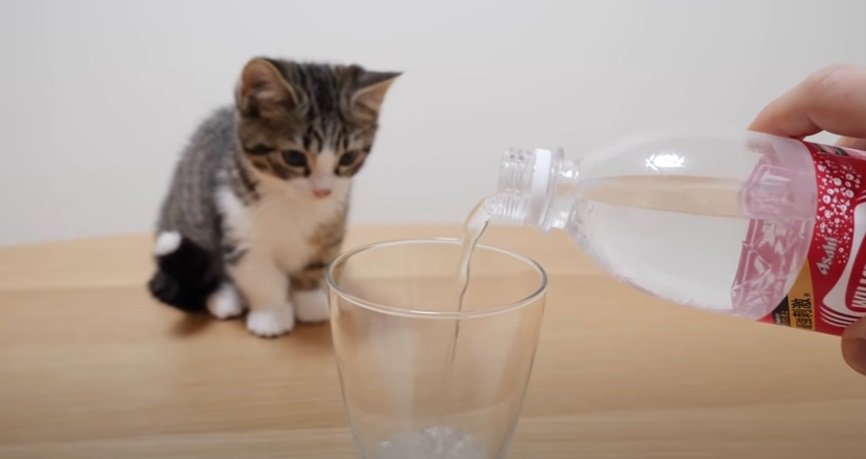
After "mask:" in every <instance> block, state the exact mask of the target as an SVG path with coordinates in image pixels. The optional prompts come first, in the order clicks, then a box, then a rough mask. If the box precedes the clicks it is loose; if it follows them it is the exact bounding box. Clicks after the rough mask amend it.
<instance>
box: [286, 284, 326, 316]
mask: <svg viewBox="0 0 866 459" xmlns="http://www.w3.org/2000/svg"><path fill="white" fill-rule="evenodd" d="M294 299H295V313H297V315H298V320H300V321H301V322H324V321H326V320H328V317H330V308H329V307H328V294H327V293H325V291H324V290H321V289H317V290H307V291H301V292H295V294H294Z"/></svg>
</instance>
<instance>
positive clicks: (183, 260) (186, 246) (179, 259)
mask: <svg viewBox="0 0 866 459" xmlns="http://www.w3.org/2000/svg"><path fill="white" fill-rule="evenodd" d="M153 252H154V256H155V257H156V266H157V270H156V273H154V275H153V277H151V279H150V282H148V285H147V286H148V289H149V290H150V293H151V295H153V297H154V298H156V299H157V300H159V301H161V302H163V303H165V304H167V305H169V306H174V307H176V308H178V309H181V310H184V311H190V312H192V311H202V310H204V309H205V308H206V305H207V299H208V297H209V296H210V295H211V294H212V293H213V292H215V291H216V290H217V288H218V287H219V285H220V281H221V279H222V276H221V275H220V271H219V269H218V267H219V265H218V263H216V260H215V259H214V256H213V255H212V254H211V253H210V252H208V251H207V250H205V249H204V248H202V247H201V246H199V245H198V244H196V243H195V242H193V241H192V240H190V239H189V238H187V237H184V236H182V235H181V234H180V233H178V232H175V231H166V232H163V233H160V234H159V236H158V237H157V238H156V244H155V246H154V250H153Z"/></svg>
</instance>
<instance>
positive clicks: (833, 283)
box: [486, 131, 866, 334]
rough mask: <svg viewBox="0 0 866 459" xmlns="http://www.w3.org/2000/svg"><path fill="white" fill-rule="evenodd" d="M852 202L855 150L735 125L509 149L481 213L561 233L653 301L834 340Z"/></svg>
mask: <svg viewBox="0 0 866 459" xmlns="http://www.w3.org/2000/svg"><path fill="white" fill-rule="evenodd" d="M864 203H866V153H864V152H859V151H855V150H845V149H841V148H838V147H830V146H826V145H818V144H813V143H807V142H803V141H800V140H796V139H787V138H780V137H775V136H770V135H766V134H760V133H755V132H748V131H747V132H742V133H738V134H735V135H680V136H659V135H656V136H649V137H647V136H644V137H643V138H639V139H633V140H628V141H624V142H621V143H618V144H615V145H612V146H611V147H610V148H607V149H604V150H601V151H597V152H595V153H593V154H589V155H586V156H583V157H582V158H580V159H568V158H566V157H565V155H564V154H563V153H562V151H561V150H560V151H550V150H545V149H531V150H521V149H512V150H509V151H507V152H506V153H505V156H504V158H503V161H502V164H501V170H500V177H499V186H498V191H497V193H496V194H495V195H493V196H492V197H491V198H489V199H488V200H487V202H486V208H487V212H488V213H490V214H491V215H492V216H493V221H494V222H499V223H510V224H520V225H527V226H536V227H540V228H543V229H544V230H550V229H559V230H563V231H566V232H568V233H569V234H570V235H571V236H572V237H573V239H574V240H575V241H576V242H577V244H578V245H579V246H580V247H582V248H583V249H584V251H585V252H586V253H588V254H589V255H590V256H592V257H593V258H594V259H595V260H596V261H597V262H599V263H600V264H601V266H602V267H604V268H605V269H607V270H608V271H609V272H611V273H612V274H613V275H615V276H616V277H618V278H620V279H622V280H623V281H625V282H627V283H629V284H631V285H633V286H635V287H637V288H639V289H641V290H644V291H646V292H649V293H651V294H654V295H656V296H659V297H662V298H665V299H668V300H671V301H674V302H677V303H681V304H685V305H690V306H693V307H697V308H704V309H710V310H715V311H718V312H723V313H729V314H734V315H737V316H742V317H746V318H750V319H754V320H762V321H765V322H771V323H777V324H783V325H788V326H791V327H796V328H804V329H809V330H816V331H820V332H825V333H832V334H841V332H842V330H843V329H844V328H845V327H847V326H848V325H850V324H851V323H853V322H854V321H856V320H857V319H859V318H860V317H863V316H864V315H866V249H864V248H863V240H864V235H866V204H864ZM852 254H853V256H852Z"/></svg>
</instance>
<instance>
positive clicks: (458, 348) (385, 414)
mask: <svg viewBox="0 0 866 459" xmlns="http://www.w3.org/2000/svg"><path fill="white" fill-rule="evenodd" d="M460 252H461V245H460V241H458V240H446V239H435V240H409V241H394V242H384V243H378V244H372V245H368V246H364V247H360V248H357V249H354V250H352V251H349V252H347V253H344V254H343V255H341V256H340V257H339V258H337V259H336V260H335V261H334V262H333V263H332V265H331V267H330V268H329V270H328V284H329V286H330V291H331V296H330V300H331V328H332V335H333V341H334V350H335V353H336V358H337V365H338V369H339V373H340V382H341V386H342V391H343V400H344V403H345V406H346V411H347V413H348V416H349V422H350V425H351V430H352V434H353V436H354V440H355V447H356V449H357V451H358V453H359V455H360V456H361V457H363V458H366V459H385V458H387V459H391V458H393V459H413V458H423V459H437V458H440V459H445V458H461V459H475V458H479V459H481V458H484V459H486V458H503V457H505V456H506V454H507V450H508V445H509V441H510V439H511V435H512V433H513V432H514V428H515V426H516V424H517V419H518V416H519V413H520V409H521V405H522V403H523V398H524V393H525V391H526V386H527V383H528V381H529V375H530V373H531V369H532V362H533V359H534V356H535V348H536V344H537V342H538V332H539V327H540V325H541V320H542V313H543V310H544V300H545V294H546V288H547V275H546V274H545V272H544V270H543V269H542V268H541V266H539V265H538V264H537V263H535V262H534V261H532V260H530V259H528V258H526V257H523V256H520V255H516V254H514V253H511V252H508V251H505V250H502V249H497V248H493V247H488V246H482V245H479V246H478V247H477V248H476V249H475V251H474V253H473V255H472V264H471V275H470V281H469V286H468V289H467V291H466V294H465V297H464V301H463V307H462V308H460V307H459V297H460V291H461V288H462V285H461V283H460V282H459V281H458V279H459V276H458V272H457V270H458V264H459V258H460Z"/></svg>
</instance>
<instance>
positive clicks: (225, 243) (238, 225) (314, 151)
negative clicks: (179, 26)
mask: <svg viewBox="0 0 866 459" xmlns="http://www.w3.org/2000/svg"><path fill="white" fill-rule="evenodd" d="M398 75H399V74H398V73H384V72H371V71H367V70H365V69H363V68H361V67H359V66H355V65H352V66H329V65H320V64H301V63H295V62H289V61H283V60H273V59H265V58H256V59H253V60H251V61H249V62H248V63H247V64H246V66H245V67H244V69H243V71H242V73H241V77H240V81H239V82H238V85H237V89H236V91H235V106H234V107H233V108H223V109H221V110H218V111H217V112H215V113H214V114H213V115H212V116H211V117H210V118H208V119H207V120H206V121H205V122H204V123H203V124H202V125H201V126H200V127H199V128H198V130H197V131H196V132H195V134H194V135H193V137H192V139H191V141H190V143H189V145H188V146H187V148H186V150H185V151H184V152H183V155H182V156H181V159H180V161H179V163H178V164H177V167H176V169H175V173H174V177H173V180H172V182H171V186H170V188H169V191H168V196H167V197H166V199H165V201H164V203H163V206H162V210H161V213H160V217H159V222H158V224H157V231H158V236H157V238H156V244H155V248H154V253H155V257H156V264H157V271H156V273H155V274H154V275H153V277H152V278H151V280H150V282H149V289H150V291H151V293H152V295H153V296H154V297H155V298H157V299H158V300H160V301H161V302H163V303H166V304H169V305H172V306H175V307H177V308H179V309H183V310H204V309H207V310H209V311H210V312H211V314H213V315H214V316H216V317H218V318H220V319H226V318H229V317H233V316H238V315H240V314H241V313H243V311H244V309H245V308H248V309H249V313H248V315H247V318H246V325H247V328H248V329H249V330H250V331H251V332H252V333H254V334H256V335H259V336H263V337H273V336H278V335H281V334H283V333H287V332H289V331H291V330H292V328H293V327H294V326H295V320H296V319H297V320H299V321H302V322H315V321H323V320H327V318H328V299H327V295H326V293H325V290H324V287H325V286H324V285H323V283H324V282H323V278H324V269H325V267H326V266H327V264H328V263H329V262H330V261H331V260H332V259H333V258H334V257H335V256H336V255H337V253H338V251H339V250H340V247H341V244H342V241H343V234H344V232H345V226H346V214H347V211H348V208H349V190H350V181H351V178H352V177H353V176H354V175H355V174H356V173H358V171H359V170H360V169H361V167H362V166H363V164H364V161H365V159H366V158H367V155H369V154H370V149H371V148H372V146H373V141H374V138H375V135H376V130H377V127H378V117H379V110H380V107H381V105H382V102H383V99H384V97H385V93H386V92H387V90H388V88H389V86H390V85H391V83H393V81H394V79H395V78H396V77H397V76H398Z"/></svg>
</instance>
